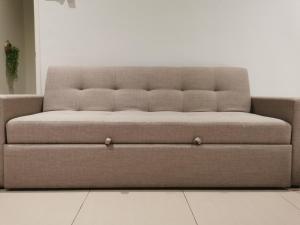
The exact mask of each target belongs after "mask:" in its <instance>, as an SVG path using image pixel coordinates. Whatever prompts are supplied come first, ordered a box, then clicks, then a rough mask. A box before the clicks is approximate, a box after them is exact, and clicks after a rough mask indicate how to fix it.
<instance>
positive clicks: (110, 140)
mask: <svg viewBox="0 0 300 225" xmlns="http://www.w3.org/2000/svg"><path fill="white" fill-rule="evenodd" d="M104 144H105V145H106V146H110V145H111V144H112V139H111V138H110V137H108V138H105V141H104Z"/></svg>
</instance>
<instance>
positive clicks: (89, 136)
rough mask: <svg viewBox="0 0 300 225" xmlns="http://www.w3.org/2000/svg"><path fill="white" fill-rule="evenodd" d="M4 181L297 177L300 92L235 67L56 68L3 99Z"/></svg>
mask: <svg viewBox="0 0 300 225" xmlns="http://www.w3.org/2000/svg"><path fill="white" fill-rule="evenodd" d="M0 153H1V154H0V187H3V188H6V189H19V188H21V189H26V188H30V189H32V188H146V187H147V188H164V187H174V188H180V187H191V188H195V187H202V188H206V187H214V188H219V187H228V188H236V187H243V188H252V187H264V188H268V187H269V188H270V187H276V188H282V187H291V186H299V185H300V100H297V99H295V98H264V97H251V95H250V90H249V81H248V74H247V70H246V69H243V68H235V67H62V66H60V67H57V66H56V67H50V68H49V69H48V74H47V81H46V86H45V91H44V96H33V95H31V96H30V95H27V96H25V95H12V96H1V97H0Z"/></svg>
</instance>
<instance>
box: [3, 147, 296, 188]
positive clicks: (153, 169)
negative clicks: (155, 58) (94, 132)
mask: <svg viewBox="0 0 300 225" xmlns="http://www.w3.org/2000/svg"><path fill="white" fill-rule="evenodd" d="M291 149H292V147H291V146H290V145H202V146H192V145H113V146H112V147H110V148H107V147H105V146H104V145H6V146H5V188H111V187H113V188H125V187H156V188H159V187H177V188H178V187H289V186H290V182H291V180H290V179H291Z"/></svg>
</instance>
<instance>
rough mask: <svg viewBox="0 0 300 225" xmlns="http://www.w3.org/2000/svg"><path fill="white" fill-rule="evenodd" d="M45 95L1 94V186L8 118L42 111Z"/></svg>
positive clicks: (0, 182)
mask: <svg viewBox="0 0 300 225" xmlns="http://www.w3.org/2000/svg"><path fill="white" fill-rule="evenodd" d="M42 105H43V97H40V96H33V95H0V188H1V187H2V186H3V160H2V156H3V144H5V142H6V134H5V124H6V122H7V121H8V120H10V119H12V118H15V117H18V116H23V115H29V114H33V113H37V112H41V111H42Z"/></svg>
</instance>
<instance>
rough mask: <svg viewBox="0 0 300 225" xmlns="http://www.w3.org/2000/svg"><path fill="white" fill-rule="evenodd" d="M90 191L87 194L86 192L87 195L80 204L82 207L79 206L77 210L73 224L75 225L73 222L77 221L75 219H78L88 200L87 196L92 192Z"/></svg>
mask: <svg viewBox="0 0 300 225" xmlns="http://www.w3.org/2000/svg"><path fill="white" fill-rule="evenodd" d="M90 191H91V190H89V191H88V192H87V194H86V196H85V197H84V199H83V201H82V203H81V204H80V207H79V209H78V210H77V212H76V215H75V216H74V218H73V220H72V223H71V225H73V224H74V223H75V221H76V219H77V217H78V215H79V213H80V211H81V209H82V207H83V205H84V203H85V202H86V200H87V197H88V196H89V194H90Z"/></svg>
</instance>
